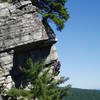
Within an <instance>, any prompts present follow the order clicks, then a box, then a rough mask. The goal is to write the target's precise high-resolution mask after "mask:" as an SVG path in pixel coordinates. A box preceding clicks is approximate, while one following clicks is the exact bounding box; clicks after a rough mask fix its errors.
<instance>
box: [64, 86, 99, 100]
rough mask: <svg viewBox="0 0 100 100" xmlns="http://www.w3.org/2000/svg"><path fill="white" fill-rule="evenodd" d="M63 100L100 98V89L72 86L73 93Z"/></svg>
mask: <svg viewBox="0 0 100 100" xmlns="http://www.w3.org/2000/svg"><path fill="white" fill-rule="evenodd" d="M63 100H100V91H98V90H87V89H76V88H72V91H71V95H70V96H66V97H64V99H63Z"/></svg>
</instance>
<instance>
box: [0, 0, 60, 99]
mask: <svg viewBox="0 0 100 100" xmlns="http://www.w3.org/2000/svg"><path fill="white" fill-rule="evenodd" d="M51 32H53V31H51ZM54 43H56V39H55V34H54V33H52V34H51V33H49V31H47V30H46V27H45V26H44V25H43V24H42V21H41V20H40V17H39V16H38V13H37V12H36V8H35V7H34V6H33V5H32V4H31V2H30V1H22V2H20V3H16V4H8V3H0V93H1V95H2V94H4V91H5V90H6V91H7V90H9V89H10V88H11V87H12V86H14V85H16V86H18V85H20V81H18V80H19V78H21V77H20V72H19V71H18V67H19V66H24V63H25V61H26V60H27V58H29V57H31V58H32V59H33V61H34V62H35V61H37V60H42V59H46V65H51V66H53V68H54V71H58V73H59V67H60V62H59V61H58V55H57V52H56V48H55V46H54ZM0 97H1V96H0ZM0 100H1V99H0Z"/></svg>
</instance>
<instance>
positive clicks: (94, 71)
mask: <svg viewBox="0 0 100 100" xmlns="http://www.w3.org/2000/svg"><path fill="white" fill-rule="evenodd" d="M66 7H67V8H68V11H69V14H70V19H69V20H68V21H67V22H66V24H65V28H64V30H63V31H62V32H59V31H57V30H56V29H55V28H54V30H55V33H56V34H57V38H58V42H57V44H56V48H57V52H58V55H59V60H60V62H61V65H62V66H61V75H63V76H65V77H69V78H70V80H69V81H68V82H66V84H68V83H70V84H71V85H72V87H76V88H85V89H100V0H68V2H67V4H66Z"/></svg>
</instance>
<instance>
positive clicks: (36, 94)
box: [7, 58, 70, 100]
mask: <svg viewBox="0 0 100 100" xmlns="http://www.w3.org/2000/svg"><path fill="white" fill-rule="evenodd" d="M20 70H21V71H22V72H23V73H24V75H25V76H26V77H27V79H28V83H29V84H30V87H29V89H25V87H22V86H21V87H19V88H15V87H14V88H12V89H11V90H10V91H9V92H8V93H7V95H8V96H10V97H13V99H12V100H14V99H16V98H17V97H20V96H21V97H23V98H24V99H25V98H27V100H36V99H38V100H62V98H63V97H64V96H67V95H68V94H69V92H70V91H69V90H70V85H67V86H66V87H64V88H60V87H59V85H60V84H62V83H64V82H65V81H67V80H68V78H66V79H65V78H64V77H61V78H60V79H57V80H55V76H57V74H56V73H51V71H50V70H51V69H50V67H48V68H46V67H45V63H44V61H42V62H41V63H33V61H32V59H31V58H30V59H28V61H27V67H24V68H20ZM20 100H22V98H21V99H20Z"/></svg>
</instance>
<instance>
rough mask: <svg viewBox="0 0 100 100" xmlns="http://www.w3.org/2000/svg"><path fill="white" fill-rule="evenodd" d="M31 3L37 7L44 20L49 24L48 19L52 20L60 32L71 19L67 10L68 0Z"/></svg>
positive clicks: (43, 0)
mask: <svg viewBox="0 0 100 100" xmlns="http://www.w3.org/2000/svg"><path fill="white" fill-rule="evenodd" d="M31 1H32V3H33V5H35V6H36V7H37V11H38V12H39V13H40V14H41V15H42V18H43V20H45V21H47V22H48V19H51V20H52V21H53V22H54V23H55V24H56V26H57V29H58V30H60V31H61V30H62V29H63V28H64V23H65V22H66V21H67V20H68V18H69V14H68V11H67V8H65V4H66V2H67V0H31Z"/></svg>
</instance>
